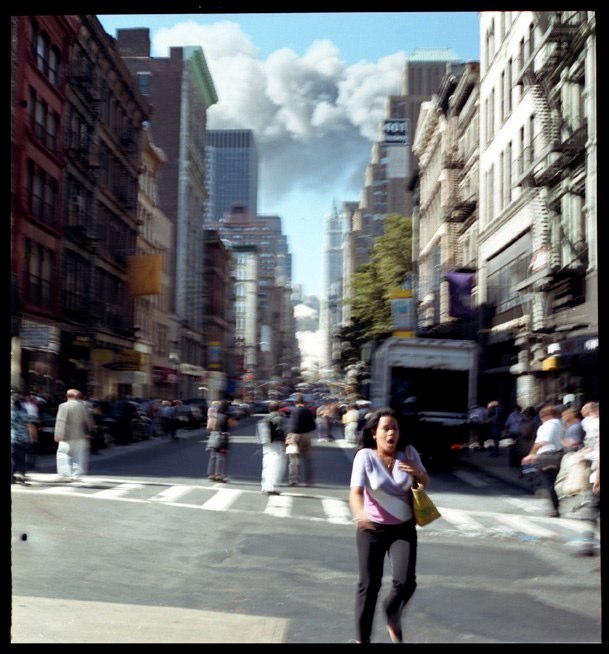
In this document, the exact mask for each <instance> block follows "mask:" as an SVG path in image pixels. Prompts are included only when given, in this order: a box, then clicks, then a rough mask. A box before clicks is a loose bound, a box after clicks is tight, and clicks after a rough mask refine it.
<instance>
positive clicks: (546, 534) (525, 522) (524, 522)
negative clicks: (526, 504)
mask: <svg viewBox="0 0 609 654" xmlns="http://www.w3.org/2000/svg"><path fill="white" fill-rule="evenodd" d="M495 519H496V520H498V521H499V522H501V523H503V524H504V525H507V526H508V527H511V528H512V529H514V531H518V532H520V533H522V534H526V535H528V536H536V537H537V538H553V537H554V536H555V535H556V532H555V531H552V530H550V529H546V528H545V527H542V526H541V525H539V524H536V523H534V522H533V521H532V520H530V519H528V518H523V517H522V516H519V515H508V514H507V513H500V514H497V516H495Z"/></svg>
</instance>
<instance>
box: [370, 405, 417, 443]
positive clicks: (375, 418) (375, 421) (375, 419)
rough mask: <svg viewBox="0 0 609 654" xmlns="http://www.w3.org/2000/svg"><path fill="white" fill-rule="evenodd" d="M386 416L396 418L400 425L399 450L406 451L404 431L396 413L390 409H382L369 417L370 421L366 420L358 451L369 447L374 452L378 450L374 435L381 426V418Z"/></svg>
mask: <svg viewBox="0 0 609 654" xmlns="http://www.w3.org/2000/svg"><path fill="white" fill-rule="evenodd" d="M386 416H389V417H390V418H394V419H395V421H396V423H397V425H398V430H399V438H398V446H397V449H398V450H400V451H402V450H404V449H405V447H406V445H407V442H406V439H405V438H404V437H403V435H402V430H401V429H400V427H399V425H400V421H399V419H398V416H397V414H396V412H395V411H394V410H393V409H391V408H390V407H383V408H381V409H377V410H376V411H374V412H373V413H372V414H371V415H370V416H369V417H368V419H367V420H366V424H365V425H364V427H363V429H362V434H361V436H360V439H359V443H358V449H362V448H364V447H369V448H371V449H373V450H376V439H375V438H374V434H375V433H376V429H377V427H378V426H379V422H380V420H381V418H384V417H386Z"/></svg>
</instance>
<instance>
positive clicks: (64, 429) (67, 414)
mask: <svg viewBox="0 0 609 654" xmlns="http://www.w3.org/2000/svg"><path fill="white" fill-rule="evenodd" d="M66 398H67V399H66V401H65V402H62V403H61V404H60V405H59V407H58V408H57V419H56V420H55V441H56V442H57V443H58V445H57V473H58V474H59V475H60V477H62V479H63V480H65V481H79V480H80V479H81V477H82V476H83V475H86V474H87V470H88V467H89V447H90V438H91V434H92V433H93V432H94V430H95V422H94V420H93V416H92V415H91V412H90V411H89V409H88V408H87V405H86V404H85V403H84V402H83V401H82V393H81V392H80V391H79V390H77V389H76V388H71V389H69V390H68V391H67V393H66Z"/></svg>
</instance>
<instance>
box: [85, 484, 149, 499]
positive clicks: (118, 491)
mask: <svg viewBox="0 0 609 654" xmlns="http://www.w3.org/2000/svg"><path fill="white" fill-rule="evenodd" d="M137 488H142V485H141V484H120V486H115V487H114V488H106V489H104V490H102V491H97V493H95V495H96V497H102V498H106V499H108V498H118V497H123V496H125V495H127V494H128V493H130V492H131V491H133V490H136V489H137Z"/></svg>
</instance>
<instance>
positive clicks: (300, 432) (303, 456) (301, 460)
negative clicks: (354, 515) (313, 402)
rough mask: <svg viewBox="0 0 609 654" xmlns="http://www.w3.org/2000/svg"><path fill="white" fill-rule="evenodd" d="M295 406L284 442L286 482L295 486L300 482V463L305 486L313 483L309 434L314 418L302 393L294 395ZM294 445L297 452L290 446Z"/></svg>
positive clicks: (313, 428)
mask: <svg viewBox="0 0 609 654" xmlns="http://www.w3.org/2000/svg"><path fill="white" fill-rule="evenodd" d="M294 402H295V407H294V408H293V409H292V411H291V413H290V418H289V424H288V435H287V437H286V444H287V446H288V448H289V449H288V450H287V451H288V460H289V461H288V483H289V485H290V486H297V485H298V484H299V482H300V469H301V464H302V468H303V473H304V483H305V485H306V486H311V485H312V484H313V451H312V447H311V434H312V433H313V432H314V431H315V418H314V417H313V414H312V413H311V411H310V409H308V408H307V407H306V406H305V402H304V396H303V394H302V393H296V394H295V395H294ZM293 445H296V446H297V448H298V452H294V451H293V449H292V447H290V446H293Z"/></svg>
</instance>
